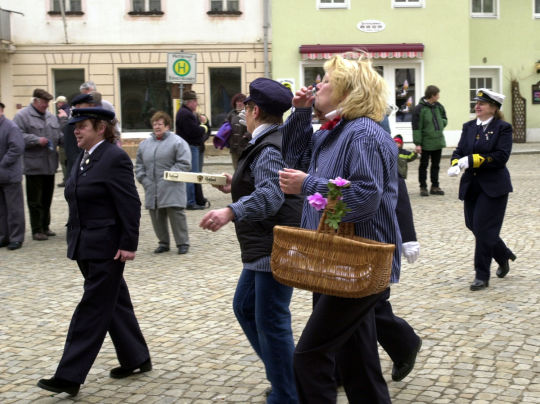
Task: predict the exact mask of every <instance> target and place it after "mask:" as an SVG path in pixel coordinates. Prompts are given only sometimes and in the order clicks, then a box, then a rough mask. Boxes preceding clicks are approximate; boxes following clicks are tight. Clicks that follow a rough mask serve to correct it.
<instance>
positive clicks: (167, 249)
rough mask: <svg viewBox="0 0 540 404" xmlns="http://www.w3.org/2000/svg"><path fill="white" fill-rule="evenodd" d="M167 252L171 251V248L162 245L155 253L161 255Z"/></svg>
mask: <svg viewBox="0 0 540 404" xmlns="http://www.w3.org/2000/svg"><path fill="white" fill-rule="evenodd" d="M167 251H169V247H164V246H162V245H160V246H159V247H158V248H156V249H155V250H154V253H156V254H161V253H163V252H167Z"/></svg>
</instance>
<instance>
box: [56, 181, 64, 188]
mask: <svg viewBox="0 0 540 404" xmlns="http://www.w3.org/2000/svg"><path fill="white" fill-rule="evenodd" d="M56 186H57V187H58V188H64V187H65V186H66V184H65V182H63V181H62V182H61V183H60V184H57V185H56Z"/></svg>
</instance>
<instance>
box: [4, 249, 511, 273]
mask: <svg viewBox="0 0 540 404" xmlns="http://www.w3.org/2000/svg"><path fill="white" fill-rule="evenodd" d="M8 248H9V247H8ZM516 258H517V257H516V256H515V255H514V253H510V256H509V257H508V259H507V260H506V261H504V262H502V263H501V264H500V265H499V268H497V276H498V277H499V278H504V277H505V276H506V275H507V274H508V272H509V271H510V264H509V263H508V261H509V260H512V261H515V260H516Z"/></svg>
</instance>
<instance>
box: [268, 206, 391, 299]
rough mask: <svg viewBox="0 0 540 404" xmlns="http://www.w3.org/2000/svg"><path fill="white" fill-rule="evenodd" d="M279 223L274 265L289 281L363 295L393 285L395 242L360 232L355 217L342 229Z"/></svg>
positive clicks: (332, 292)
mask: <svg viewBox="0 0 540 404" xmlns="http://www.w3.org/2000/svg"><path fill="white" fill-rule="evenodd" d="M325 220H326V211H325V212H324V213H323V215H322V217H321V220H320V222H319V228H318V229H317V231H314V230H307V229H301V228H297V227H288V226H276V227H274V244H273V248H272V257H271V267H272V274H273V275H274V278H275V279H276V280H277V281H278V282H280V283H283V284H285V285H288V286H293V287H296V288H300V289H306V290H310V291H312V292H317V293H323V294H326V295H333V296H340V297H349V298H358V297H364V296H369V295H372V294H375V293H379V292H382V291H383V290H385V289H386V288H387V287H388V284H389V282H390V274H391V271H392V260H393V254H394V248H395V246H394V245H393V244H385V243H381V242H378V241H373V240H369V239H366V238H362V237H359V236H356V235H354V223H340V225H339V230H338V231H337V232H336V231H335V230H334V229H332V228H331V227H329V226H328V225H327V224H325V223H324V222H325Z"/></svg>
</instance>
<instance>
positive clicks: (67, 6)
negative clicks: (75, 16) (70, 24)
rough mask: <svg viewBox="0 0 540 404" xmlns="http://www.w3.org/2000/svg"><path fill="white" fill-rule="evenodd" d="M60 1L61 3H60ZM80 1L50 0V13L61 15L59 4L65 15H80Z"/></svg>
mask: <svg viewBox="0 0 540 404" xmlns="http://www.w3.org/2000/svg"><path fill="white" fill-rule="evenodd" d="M60 1H62V3H60ZM81 3H82V0H52V2H51V12H52V13H61V12H62V10H61V8H60V6H61V4H62V5H63V6H64V12H65V13H81V12H82V4H81Z"/></svg>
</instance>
